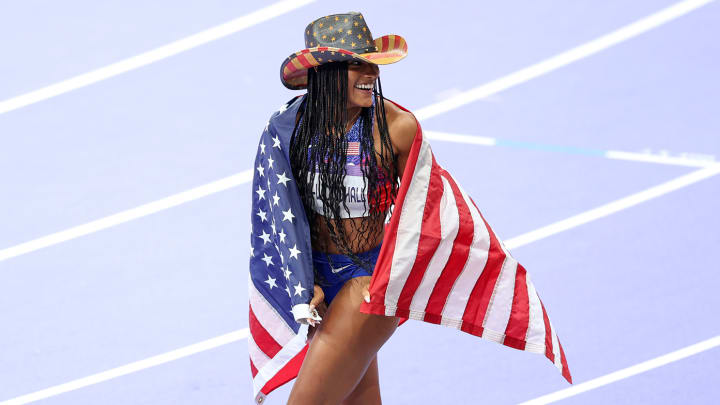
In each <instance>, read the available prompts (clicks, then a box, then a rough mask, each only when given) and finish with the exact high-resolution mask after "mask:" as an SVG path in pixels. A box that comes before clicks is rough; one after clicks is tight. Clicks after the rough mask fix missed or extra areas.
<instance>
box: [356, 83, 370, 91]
mask: <svg viewBox="0 0 720 405" xmlns="http://www.w3.org/2000/svg"><path fill="white" fill-rule="evenodd" d="M355 87H356V88H358V89H361V90H372V89H373V85H372V84H356V85H355Z"/></svg>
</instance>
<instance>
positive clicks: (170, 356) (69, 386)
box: [0, 328, 250, 405]
mask: <svg viewBox="0 0 720 405" xmlns="http://www.w3.org/2000/svg"><path fill="white" fill-rule="evenodd" d="M249 332H250V330H249V329H248V328H245V329H240V330H236V331H234V332H230V333H226V334H224V335H221V336H217V337H214V338H212V339H208V340H204V341H202V342H198V343H195V344H192V345H190V346H185V347H182V348H180V349H177V350H173V351H170V352H166V353H163V354H158V355H157V356H153V357H149V358H147V359H143V360H140V361H136V362H133V363H130V364H126V365H124V366H121V367H116V368H113V369H110V370H106V371H103V372H101V373H97V374H93V375H90V376H87V377H83V378H78V379H77V380H73V381H70V382H67V383H64V384H60V385H56V386H54V387H50V388H45V389H43V390H40V391H35V392H33V393H30V394H26V395H23V396H19V397H16V398H13V399H8V400H6V401H3V402H0V405H20V404H27V403H30V402H34V401H39V400H41V399H45V398H49V397H53V396H56V395H60V394H63V393H65V392H69V391H74V390H77V389H80V388H84V387H87V386H89V385H94V384H98V383H101V382H104V381H107V380H112V379H113V378H117V377H121V376H124V375H127V374H130V373H134V372H137V371H140V370H144V369H146V368H150V367H155V366H159V365H161V364H165V363H168V362H171V361H173V360H178V359H181V358H183V357H188V356H191V355H193V354H196V353H200V352H204V351H207V350H211V349H214V348H216V347H220V346H224V345H226V344H229V343H234V342H237V341H240V340H242V339H245V338H247V337H248V334H249Z"/></svg>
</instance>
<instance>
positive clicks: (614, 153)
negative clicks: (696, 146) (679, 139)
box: [605, 150, 717, 167]
mask: <svg viewBox="0 0 720 405" xmlns="http://www.w3.org/2000/svg"><path fill="white" fill-rule="evenodd" d="M605 157H606V158H608V159H617V160H632V161H634V162H647V163H660V164H665V165H677V166H694V167H708V166H712V165H714V164H717V162H715V161H714V160H703V159H688V158H682V157H673V156H663V155H652V154H647V153H636V152H623V151H619V150H609V151H607V152H605Z"/></svg>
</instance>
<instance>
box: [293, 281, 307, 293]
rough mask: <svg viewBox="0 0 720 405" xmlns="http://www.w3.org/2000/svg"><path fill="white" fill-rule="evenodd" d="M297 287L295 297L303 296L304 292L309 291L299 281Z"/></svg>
mask: <svg viewBox="0 0 720 405" xmlns="http://www.w3.org/2000/svg"><path fill="white" fill-rule="evenodd" d="M294 287H295V295H300V296H302V292H303V291H305V290H307V288H303V286H302V284H300V282H299V281H298V284H297V285H296V286H294Z"/></svg>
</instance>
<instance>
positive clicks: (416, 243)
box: [248, 97, 572, 403]
mask: <svg viewBox="0 0 720 405" xmlns="http://www.w3.org/2000/svg"><path fill="white" fill-rule="evenodd" d="M302 99H303V98H302V97H296V98H295V99H293V100H291V101H290V102H288V103H287V104H285V105H283V106H282V107H281V108H280V110H279V111H278V112H276V113H274V114H273V115H272V117H271V118H270V120H269V122H268V125H267V126H266V127H265V130H264V131H263V134H262V136H261V140H260V145H259V147H258V152H257V156H256V159H255V173H254V177H253V186H252V187H253V192H252V195H253V197H252V213H251V216H252V220H251V223H252V229H251V248H250V255H251V257H250V280H249V281H250V282H249V301H250V313H249V323H250V337H249V338H248V350H249V354H250V369H251V372H252V375H253V392H254V395H255V401H256V403H262V402H263V401H264V398H265V396H266V395H267V394H268V393H270V392H271V391H273V390H274V389H275V388H277V387H279V386H281V385H283V384H285V383H286V382H288V381H290V380H292V379H293V378H295V377H296V376H297V374H298V372H299V370H300V366H301V365H302V361H303V359H304V358H305V353H307V349H308V345H307V342H306V341H307V332H308V326H307V324H306V323H300V321H301V320H303V319H305V318H308V317H310V316H311V315H310V312H309V310H308V304H309V303H310V300H311V298H312V295H311V294H312V292H313V285H314V279H313V267H312V256H311V252H312V250H311V245H310V228H309V225H308V221H307V218H306V216H305V213H304V210H303V208H302V203H301V200H300V196H299V194H298V190H297V186H296V185H295V180H294V178H293V175H292V170H291V168H290V161H289V154H288V151H289V147H290V136H291V134H292V131H293V128H294V125H295V119H296V116H297V112H298V109H299V107H300V104H301V102H302ZM396 105H397V104H396ZM398 107H399V108H402V109H403V110H405V109H404V108H403V107H401V106H399V105H398ZM405 111H407V110H405ZM370 296H371V299H370V303H362V305H361V307H360V311H361V312H364V313H368V314H378V315H386V316H397V317H399V318H401V319H402V322H404V321H405V320H407V319H408V318H410V319H416V320H420V321H425V322H430V323H434V324H440V325H445V326H450V327H453V328H456V329H459V330H462V331H464V332H467V333H470V334H472V335H475V336H480V337H482V338H485V339H488V340H492V341H494V342H498V343H501V344H504V345H506V346H509V347H513V348H515V349H520V350H525V351H529V352H536V353H544V354H545V356H547V357H548V358H549V359H550V360H551V361H552V362H553V363H554V364H555V366H556V367H557V368H558V369H559V370H560V372H561V373H562V375H563V377H565V378H566V379H567V380H568V382H572V378H571V376H570V371H569V369H568V366H567V361H566V359H565V353H564V351H563V348H562V345H561V344H560V341H559V339H558V337H557V334H556V332H555V329H554V328H553V326H552V324H551V323H550V320H549V318H548V315H547V312H546V311H545V307H544V306H543V304H542V302H541V301H540V298H539V296H538V294H537V292H536V291H535V288H534V286H533V284H532V282H531V281H530V277H529V275H528V274H527V272H526V271H525V269H524V268H523V267H522V266H521V265H520V264H518V262H517V261H515V259H513V258H512V256H510V254H509V252H508V251H507V249H505V247H504V246H503V244H502V242H501V241H500V240H499V239H498V238H497V237H496V236H495V234H494V233H493V231H492V230H491V229H490V227H489V226H488V224H487V223H486V222H485V220H484V218H483V217H482V215H481V214H480V211H479V209H478V208H477V206H476V205H475V203H474V202H473V200H472V199H471V198H470V197H469V196H468V195H467V194H466V193H465V191H464V190H463V189H462V188H461V187H460V186H459V185H458V184H457V182H456V181H455V180H454V179H453V178H452V176H450V174H449V173H448V172H447V171H446V170H444V169H443V168H442V167H440V165H438V164H437V162H436V161H435V157H434V156H433V154H432V151H431V150H430V145H429V144H428V143H427V141H426V140H425V139H424V137H423V135H422V130H421V128H420V125H419V124H418V128H417V133H416V135H415V139H414V141H413V144H412V147H411V150H410V156H409V158H408V161H407V163H406V166H405V172H404V173H403V176H402V181H401V184H400V189H399V191H398V196H397V198H396V201H395V207H394V209H393V214H392V216H391V219H390V222H389V224H387V226H386V227H385V236H384V239H383V244H382V248H381V250H380V254H379V257H378V261H377V264H376V266H375V270H374V272H373V276H372V279H371V282H370ZM402 322H401V323H402Z"/></svg>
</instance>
